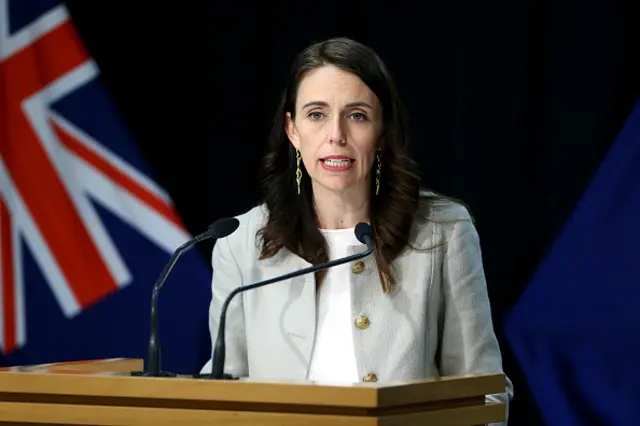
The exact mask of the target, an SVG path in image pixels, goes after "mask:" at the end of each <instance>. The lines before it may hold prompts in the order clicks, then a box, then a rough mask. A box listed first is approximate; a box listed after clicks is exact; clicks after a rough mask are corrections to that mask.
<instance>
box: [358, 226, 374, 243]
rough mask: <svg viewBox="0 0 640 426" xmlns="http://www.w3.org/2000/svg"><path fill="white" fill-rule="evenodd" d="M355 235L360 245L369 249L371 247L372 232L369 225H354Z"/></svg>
mask: <svg viewBox="0 0 640 426" xmlns="http://www.w3.org/2000/svg"><path fill="white" fill-rule="evenodd" d="M354 233H355V234H356V238H357V239H358V241H360V242H361V243H362V244H366V245H367V246H369V247H371V246H372V245H373V231H372V229H371V225H369V224H368V223H364V222H360V223H358V224H357V225H356V229H355V230H354Z"/></svg>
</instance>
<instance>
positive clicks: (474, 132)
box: [67, 0, 640, 425]
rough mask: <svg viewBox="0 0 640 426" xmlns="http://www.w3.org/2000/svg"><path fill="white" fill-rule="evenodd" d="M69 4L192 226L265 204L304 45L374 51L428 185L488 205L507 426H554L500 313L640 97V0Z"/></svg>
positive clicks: (485, 216)
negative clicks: (352, 43)
mask: <svg viewBox="0 0 640 426" xmlns="http://www.w3.org/2000/svg"><path fill="white" fill-rule="evenodd" d="M67 3H68V5H69V9H70V11H71V14H72V17H73V18H74V20H75V22H76V25H77V27H78V29H79V31H80V33H81V35H82V37H83V40H84V41H85V43H86V45H87V48H88V49H89V51H90V53H91V54H92V55H93V56H94V58H95V59H96V61H97V63H98V65H99V67H100V68H101V70H102V74H103V79H104V81H105V83H106V84H107V86H108V88H109V90H110V92H111V94H112V96H113V98H114V100H115V102H116V103H117V105H118V106H119V108H120V110H121V111H122V114H123V115H124V118H125V120H126V121H127V123H128V124H129V126H130V127H131V129H132V131H133V132H134V134H135V136H136V138H137V140H138V141H139V144H140V147H141V149H142V150H143V152H144V154H145V155H146V157H147V158H148V159H149V161H150V162H151V165H152V167H153V169H154V170H155V172H156V178H157V180H158V181H159V182H160V184H162V185H163V186H164V187H165V188H166V189H167V190H168V191H169V193H170V194H171V196H172V197H173V200H174V201H175V203H176V206H177V208H178V210H179V212H180V214H181V215H182V217H183V218H184V220H185V221H186V223H187V226H188V227H189V229H190V230H191V231H192V232H200V231H202V230H203V229H205V228H206V226H207V225H208V223H209V222H211V221H212V220H214V219H215V218H217V217H220V216H224V215H232V214H238V213H240V212H242V211H244V210H246V209H248V208H250V207H251V206H252V205H254V204H255V203H256V202H258V200H259V193H258V188H257V182H256V169H257V167H258V160H259V157H260V155H261V154H262V149H263V143H264V138H265V135H266V133H267V131H268V128H269V125H270V124H271V120H272V116H273V112H274V110H275V107H276V103H277V98H278V95H279V93H280V90H281V89H282V83H283V81H284V76H285V73H286V70H287V69H288V66H289V64H290V62H291V61H292V59H293V57H294V56H295V54H296V53H297V52H298V51H299V50H301V49H302V48H304V47H305V46H307V45H308V44H309V43H311V42H314V41H319V40H321V39H324V38H327V37H333V36H350V37H354V38H356V39H358V40H360V41H362V42H364V43H366V44H368V45H370V46H372V47H373V48H374V49H376V50H377V51H378V52H379V54H380V55H381V56H382V57H383V59H384V60H385V61H386V62H387V64H388V66H389V68H390V69H391V71H392V73H393V74H394V76H395V78H396V81H397V85H398V88H399V91H400V94H401V96H402V98H403V100H404V102H405V104H406V107H407V110H408V112H409V114H410V125H411V136H412V140H413V153H414V155H415V158H416V160H417V161H418V162H419V163H420V164H421V166H422V172H423V177H424V186H425V187H428V188H432V189H435V190H437V191H440V192H443V193H445V194H448V195H452V196H455V197H458V198H461V199H463V200H464V201H466V202H467V203H468V204H469V205H470V207H471V209H472V212H473V214H474V215H475V217H476V220H477V226H478V229H479V232H480V236H481V242H482V246H483V250H484V260H485V267H486V273H487V277H488V283H489V291H490V297H491V302H492V306H493V313H494V319H495V324H496V329H497V330H498V333H499V337H500V340H501V343H502V348H503V353H504V366H505V370H506V372H507V374H508V375H509V376H510V377H511V378H512V379H513V380H514V383H515V392H516V397H515V399H514V401H513V404H512V407H511V422H510V424H516V425H534V424H541V420H540V417H539V413H538V411H537V409H536V406H535V403H534V402H533V399H532V397H531V395H530V393H529V391H528V389H527V383H526V380H525V379H524V377H523V376H522V374H521V372H520V370H519V367H518V364H517V362H516V360H515V359H514V357H513V355H512V353H511V351H510V348H509V345H508V342H507V341H506V340H505V338H504V335H503V334H502V331H501V330H502V324H503V318H504V316H505V314H506V313H507V312H508V310H509V308H510V307H511V306H512V305H513V303H514V302H515V301H516V300H517V297H518V296H519V294H520V293H521V291H522V290H523V288H524V286H525V285H526V284H527V282H528V280H529V278H530V276H531V274H532V273H533V272H534V270H535V268H536V266H537V264H538V263H539V262H540V261H541V259H542V258H543V256H544V254H545V252H546V250H547V249H548V248H549V247H550V244H552V242H553V240H554V238H555V237H556V235H557V234H558V232H559V230H560V229H561V227H562V225H563V223H564V221H565V220H566V219H567V216H568V215H569V214H570V213H571V211H572V209H573V207H574V205H575V203H576V201H577V200H578V199H579V197H580V195H581V193H582V192H583V190H584V189H585V187H586V185H587V184H588V182H589V179H590V178H591V176H592V175H593V173H594V172H595V170H596V168H597V167H598V165H599V163H600V161H601V160H602V158H603V156H604V155H605V154H606V152H607V149H608V147H609V145H610V143H611V142H612V140H613V139H614V138H615V136H616V133H617V132H618V130H619V129H620V126H621V124H622V123H623V121H624V119H625V118H626V115H627V114H628V112H629V111H630V109H631V106H632V104H633V103H634V102H635V101H636V99H637V97H638V95H639V94H640V90H639V89H640V84H639V78H638V76H640V66H639V65H638V63H639V62H640V61H637V59H636V57H637V56H638V53H637V52H639V51H640V25H639V23H640V14H639V6H638V2H637V1H629V2H623V1H614V0H599V1H595V0H594V1H586V2H585V1H578V0H573V1H571V0H561V1H553V2H552V1H550V0H547V1H540V0H539V1H533V0H515V1H514V0H511V1H504V2H478V1H470V0H466V1H465V0H447V1H428V0H425V1H422V2H407V3H405V2H397V1H395V2H391V1H389V2H384V3H383V2H380V3H373V2H364V1H350V2H344V1H324V2H295V3H294V2H291V4H287V3H285V2H281V3H280V4H275V5H274V4H273V2H257V1H256V2H246V1H245V2H225V3H223V4H220V3H219V2H199V1H192V2H190V1H173V2H155V1H118V2H116V1H113V0H110V1H106V0H103V1H97V0H92V1H90V2H86V1H83V0H73V1H71V0H69V1H68V2H67ZM202 253H203V256H205V257H206V258H207V259H208V257H209V256H210V247H206V246H205V247H204V248H203V249H202ZM549 297H550V298H551V297H553V295H552V294H550V295H549ZM542 308H543V307H541V309H542ZM380 356H384V355H383V354H380Z"/></svg>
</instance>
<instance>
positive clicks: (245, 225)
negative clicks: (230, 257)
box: [227, 204, 268, 254]
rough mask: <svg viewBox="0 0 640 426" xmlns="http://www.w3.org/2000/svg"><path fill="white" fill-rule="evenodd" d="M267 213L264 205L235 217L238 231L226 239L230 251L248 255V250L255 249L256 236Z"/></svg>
mask: <svg viewBox="0 0 640 426" xmlns="http://www.w3.org/2000/svg"><path fill="white" fill-rule="evenodd" d="M267 215H268V212H267V208H266V205H264V204H259V205H257V206H254V207H252V208H250V209H249V210H246V211H244V212H242V213H240V214H238V215H236V216H234V217H235V218H236V219H238V229H236V231H235V232H234V233H233V234H231V235H229V236H228V237H227V239H228V241H229V245H230V246H231V249H232V251H234V252H238V253H243V254H248V251H247V250H248V249H250V248H253V247H256V235H257V233H258V231H260V229H262V227H263V226H264V224H265V221H266V218H267Z"/></svg>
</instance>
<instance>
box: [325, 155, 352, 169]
mask: <svg viewBox="0 0 640 426" xmlns="http://www.w3.org/2000/svg"><path fill="white" fill-rule="evenodd" d="M355 161H356V160H354V159H353V158H349V157H346V156H330V157H324V158H321V159H320V164H322V167H323V168H324V169H325V170H328V171H332V172H343V171H345V170H349V169H350V168H351V167H352V166H353V163H354V162H355Z"/></svg>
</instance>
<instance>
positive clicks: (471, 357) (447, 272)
mask: <svg viewBox="0 0 640 426" xmlns="http://www.w3.org/2000/svg"><path fill="white" fill-rule="evenodd" d="M443 292H444V321H443V329H442V341H441V348H440V349H441V352H440V353H441V358H440V368H441V374H442V375H447V376H449V375H463V374H483V373H501V374H502V373H503V369H502V355H501V353H500V346H499V344H498V340H497V338H496V335H495V332H494V328H493V322H492V319H491V307H490V305H489V296H488V292H487V284H486V279H485V274H484V267H483V263H482V253H481V249H480V242H479V237H478V233H477V231H476V228H475V226H474V225H473V222H472V221H471V219H470V218H469V219H466V220H460V221H457V222H456V223H455V226H454V228H453V231H452V235H451V236H450V238H449V242H448V244H447V248H446V253H445V257H444V265H443ZM506 380H507V383H506V385H507V392H506V393H505V394H498V395H490V396H488V397H487V400H492V401H499V402H504V403H505V404H506V405H507V416H508V412H509V410H508V408H509V400H510V399H511V397H512V395H513V386H512V383H511V381H510V380H509V378H508V377H507V378H506ZM507 418H508V417H507ZM502 424H504V425H506V424H507V423H506V422H505V423H495V425H502Z"/></svg>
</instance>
